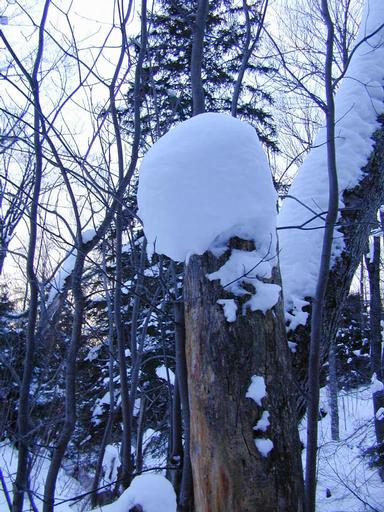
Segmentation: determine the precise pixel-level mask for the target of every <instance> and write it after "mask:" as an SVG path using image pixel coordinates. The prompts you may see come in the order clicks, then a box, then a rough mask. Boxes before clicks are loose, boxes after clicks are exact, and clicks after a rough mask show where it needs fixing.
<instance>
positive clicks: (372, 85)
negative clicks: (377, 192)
mask: <svg viewBox="0 0 384 512" xmlns="http://www.w3.org/2000/svg"><path fill="white" fill-rule="evenodd" d="M383 23H384V3H383V1H382V0H368V1H367V2H366V8H365V12H364V15H363V20H362V23H361V28H360V33H359V36H358V39H357V43H356V45H355V51H354V53H353V55H352V58H351V63H350V65H349V67H348V70H347V73H346V75H345V77H344V78H343V80H342V83H341V86H340V88H339V90H338V92H337V93H336V97H335V109H336V141H335V142H336V159H337V172H338V179H339V194H340V195H339V197H340V208H342V207H343V206H344V204H343V201H342V195H343V192H344V191H345V190H348V189H352V188H354V187H355V186H356V185H358V183H359V182H360V180H361V179H362V177H363V173H362V170H361V169H362V168H363V167H364V166H365V165H366V164H367V162H368V158H369V156H370V154H371V152H372V148H373V140H372V138H371V137H372V135H373V133H374V132H375V130H376V129H377V128H378V127H379V123H378V121H377V118H378V115H379V114H381V113H382V112H384V88H383V85H384V69H383V66H382V63H383V61H384V29H383V28H381V29H380V30H378V31H377V29H378V28H379V27H380V26H381V25H382V24H383ZM375 31H377V33H376V34H374V35H373V36H372V37H369V38H368V39H367V40H365V41H364V38H365V37H366V36H369V35H370V34H373V33H374V32H375ZM289 195H290V196H291V197H288V198H286V199H285V200H284V202H283V205H282V208H281V212H280V214H279V217H278V226H279V228H280V231H279V244H280V251H281V252H280V265H281V274H282V281H283V288H284V300H285V307H286V311H287V320H288V321H290V329H292V330H294V329H295V328H296V327H297V326H298V325H299V324H302V325H305V323H306V320H307V316H308V315H307V313H305V312H303V310H302V308H303V307H304V306H305V305H306V304H307V302H306V301H305V300H304V299H305V298H306V297H314V294H315V289H316V282H317V277H318V271H319V267H320V255H321V247H322V240H323V234H324V229H323V228H324V218H325V212H326V211H327V209H328V170H327V148H326V128H325V126H323V127H322V128H321V129H320V131H319V133H318V136H317V138H316V140H315V144H314V147H313V148H312V149H311V151H310V153H309V155H308V156H307V158H306V159H305V161H304V163H303V165H302V166H301V168H300V170H299V173H298V175H297V176H296V178H295V179H294V181H293V184H292V186H291V188H290V190H289ZM304 224H305V226H304ZM299 226H302V227H304V228H305V229H300V228H299ZM281 228H289V229H281ZM343 248H344V240H343V235H342V233H341V232H340V231H337V230H336V231H335V235H334V244H333V264H334V263H335V261H336V259H337V257H338V256H340V254H341V253H342V250H343Z"/></svg>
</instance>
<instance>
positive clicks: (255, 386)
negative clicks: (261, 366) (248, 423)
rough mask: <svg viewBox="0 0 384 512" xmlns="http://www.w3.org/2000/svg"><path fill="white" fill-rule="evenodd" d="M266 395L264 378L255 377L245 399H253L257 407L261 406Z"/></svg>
mask: <svg viewBox="0 0 384 512" xmlns="http://www.w3.org/2000/svg"><path fill="white" fill-rule="evenodd" d="M266 394H267V390H266V387H265V381H264V377H261V376H260V375H253V376H252V379H251V384H250V385H249V388H248V391H247V392H246V394H245V397H246V398H251V399H252V400H254V401H255V402H256V403H257V405H259V406H261V401H262V399H263V398H264V397H265V396H266Z"/></svg>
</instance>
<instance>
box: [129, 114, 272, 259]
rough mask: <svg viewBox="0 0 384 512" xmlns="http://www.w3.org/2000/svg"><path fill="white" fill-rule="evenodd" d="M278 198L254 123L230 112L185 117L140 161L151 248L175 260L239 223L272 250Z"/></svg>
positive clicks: (234, 230) (142, 213) (142, 200)
mask: <svg viewBox="0 0 384 512" xmlns="http://www.w3.org/2000/svg"><path fill="white" fill-rule="evenodd" d="M276 199H277V196H276V192H275V190H274V188H273V183H272V178H271V174H270V171H269V167H268V162H267V159H266V157H265V154H264V152H263V149H262V147H261V144H260V142H259V140H258V137H257V134H256V132H255V130H254V129H253V128H252V127H251V126H250V125H249V124H247V123H244V122H242V121H240V120H238V119H236V118H233V117H231V116H229V115H226V114H216V113H206V114H200V115H199V116H195V117H193V118H191V119H189V120H187V121H184V122H183V123H181V124H179V125H178V126H177V127H176V128H173V129H172V130H170V131H169V132H168V133H167V134H165V135H164V136H163V137H161V138H160V139H159V140H158V141H157V142H156V144H154V146H152V148H151V149H150V150H149V151H148V152H147V154H146V155H145V157H144V159H143V162H142V165H141V170H140V177H139V190H138V205H139V216H140V218H141V220H142V222H143V225H144V231H145V234H146V237H147V239H148V251H149V253H150V254H151V253H153V252H156V253H158V254H165V255H167V256H169V257H170V258H172V259H173V260H175V261H185V260H186V259H188V257H189V256H190V255H192V254H203V253H204V252H205V251H206V250H207V249H208V248H209V247H210V246H211V245H212V244H213V242H214V241H215V239H216V238H217V237H219V236H220V235H222V234H223V233H226V236H227V238H226V240H225V241H224V242H227V241H228V237H229V236H230V235H231V234H237V235H238V236H240V235H239V232H240V231H243V232H245V234H246V235H247V239H252V240H255V241H257V242H258V249H260V248H261V250H264V251H265V249H268V247H271V239H272V242H273V241H274V239H273V237H274V233H275V218H276ZM274 245H275V244H274ZM272 247H273V245H272Z"/></svg>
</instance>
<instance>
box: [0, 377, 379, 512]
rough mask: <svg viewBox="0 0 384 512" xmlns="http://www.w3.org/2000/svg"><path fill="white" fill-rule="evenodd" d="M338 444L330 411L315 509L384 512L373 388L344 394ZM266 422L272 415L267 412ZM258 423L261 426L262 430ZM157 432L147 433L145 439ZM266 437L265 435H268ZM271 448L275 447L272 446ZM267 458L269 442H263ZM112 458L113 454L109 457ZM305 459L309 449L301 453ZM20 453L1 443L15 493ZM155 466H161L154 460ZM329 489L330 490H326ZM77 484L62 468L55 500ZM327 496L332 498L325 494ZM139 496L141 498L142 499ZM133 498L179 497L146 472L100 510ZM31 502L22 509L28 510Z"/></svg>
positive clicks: (160, 510) (153, 511) (37, 472)
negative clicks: (374, 453) (375, 460)
mask: <svg viewBox="0 0 384 512" xmlns="http://www.w3.org/2000/svg"><path fill="white" fill-rule="evenodd" d="M321 401H322V403H321V407H322V408H323V409H327V397H326V390H325V388H323V389H322V391H321ZM339 414H340V439H341V440H340V442H333V441H331V423H330V414H327V415H326V416H325V417H324V418H323V419H322V420H321V421H320V423H319V447H320V448H319V467H318V479H319V481H318V487H317V500H318V503H317V512H368V511H371V512H372V511H376V512H384V499H383V498H384V485H383V483H382V482H381V480H380V477H379V476H378V473H377V470H376V469H373V468H370V467H369V465H368V459H367V458H366V457H363V452H364V451H365V450H366V449H367V448H369V447H371V446H373V445H374V443H375V434H374V424H373V405H372V394H371V390H370V387H369V386H366V387H362V388H359V389H357V390H351V391H349V392H348V393H340V396H339ZM264 419H265V420H266V422H268V418H267V417H266V415H265V418H264ZM261 427H262V426H261V425H259V424H257V425H256V428H257V429H258V430H261V431H262V430H263V428H261ZM152 434H153V431H147V432H146V438H148V437H150V436H151V435H152ZM300 435H301V438H302V441H303V442H305V421H303V422H302V424H301V431H300ZM265 440H267V439H265ZM269 447H270V448H271V446H270V445H269ZM259 449H260V450H264V451H265V453H266V456H268V453H267V450H268V444H264V446H261V445H260V448H259ZM110 459H111V458H110ZM303 461H304V463H305V450H304V452H303ZM48 464H49V460H48V459H46V458H44V457H40V458H39V459H38V460H37V462H36V467H35V469H34V473H33V475H34V476H33V478H32V488H33V490H34V492H35V501H36V504H37V507H38V510H39V512H41V510H42V502H41V500H40V499H39V496H40V497H41V496H42V493H43V485H44V481H45V478H46V474H47V470H48ZM16 465H17V452H16V450H13V449H12V448H11V446H10V444H9V443H6V442H2V443H0V467H1V469H2V471H3V474H4V476H5V480H6V483H7V487H8V490H9V491H10V492H11V491H12V481H13V479H14V475H15V473H16ZM153 465H157V463H154V464H153ZM327 490H328V491H327ZM86 491H87V489H84V488H81V487H80V485H79V483H78V482H77V481H76V480H74V479H73V478H71V477H68V476H67V475H66V474H65V472H64V471H60V474H59V480H58V487H57V500H58V502H59V503H60V501H61V500H65V499H69V498H72V497H74V496H77V495H79V494H81V493H82V492H86ZM327 494H328V496H329V497H327ZM139 500H140V501H139ZM135 501H138V502H140V503H141V504H142V505H143V508H144V512H174V511H175V510H176V504H175V497H174V493H173V489H172V486H171V484H170V483H169V482H167V481H166V480H165V479H164V478H163V477H162V476H160V475H156V474H145V475H143V476H140V477H137V478H135V479H134V481H133V482H132V485H131V487H130V488H129V489H128V490H127V491H126V492H125V493H124V494H123V495H122V496H121V497H120V499H119V500H117V501H116V502H114V503H112V504H111V505H106V506H104V507H102V508H101V509H100V508H98V509H96V510H97V511H98V512H127V510H129V508H128V506H132V505H133V503H134V502H135ZM71 503H73V502H71V501H69V502H67V503H62V504H58V505H56V506H55V512H56V511H57V512H74V511H75V512H78V511H80V510H82V506H83V503H81V502H80V503H78V504H76V505H75V506H73V505H72V506H71V507H70V504H71ZM29 509H30V508H29V504H28V502H27V505H26V506H25V507H24V510H25V512H27V511H29ZM6 510H7V504H6V501H5V497H4V494H3V492H2V489H1V486H0V511H1V512H3V511H4V512H5V511H6Z"/></svg>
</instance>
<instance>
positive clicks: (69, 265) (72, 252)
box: [47, 229, 96, 305]
mask: <svg viewBox="0 0 384 512" xmlns="http://www.w3.org/2000/svg"><path fill="white" fill-rule="evenodd" d="M95 236H96V231H95V230H94V229H85V230H84V231H83V232H82V233H81V237H82V240H83V242H84V243H88V242H90V241H91V240H93V239H94V238H95ZM76 257H77V249H76V248H75V247H72V248H70V249H69V250H68V252H67V254H66V255H65V257H64V259H63V262H62V263H61V265H60V267H59V268H58V270H57V271H56V273H55V275H54V276H53V279H52V282H51V283H50V284H51V288H50V290H49V294H48V299H47V304H48V305H49V304H51V303H52V302H53V300H54V299H55V297H56V295H57V294H58V293H61V292H62V291H63V288H64V283H65V281H66V279H67V278H68V277H69V276H70V275H71V274H72V272H73V269H74V268H75V263H76Z"/></svg>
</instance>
